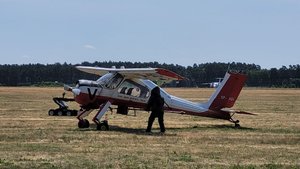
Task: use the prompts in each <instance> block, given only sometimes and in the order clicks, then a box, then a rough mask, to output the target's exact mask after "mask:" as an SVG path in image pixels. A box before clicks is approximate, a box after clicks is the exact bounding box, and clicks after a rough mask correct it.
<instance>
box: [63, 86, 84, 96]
mask: <svg viewBox="0 0 300 169" xmlns="http://www.w3.org/2000/svg"><path fill="white" fill-rule="evenodd" d="M64 90H65V91H68V92H72V93H73V94H75V95H77V96H78V95H79V94H80V92H81V91H80V89H77V88H73V87H71V86H69V85H66V84H65V85H64Z"/></svg>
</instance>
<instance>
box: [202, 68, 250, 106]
mask: <svg viewBox="0 0 300 169" xmlns="http://www.w3.org/2000/svg"><path fill="white" fill-rule="evenodd" d="M246 78H247V77H246V75H243V74H239V73H229V72H227V73H226V74H225V77H224V79H223V81H222V83H221V84H220V85H219V87H218V88H217V90H216V91H215V93H214V94H213V95H212V96H211V97H210V99H209V100H208V102H207V103H206V104H207V107H208V108H209V109H210V110H220V109H222V108H230V107H232V106H233V105H234V103H235V101H236V99H237V98H238V96H239V94H240V92H241V90H242V88H243V86H244V84H245V81H246Z"/></svg>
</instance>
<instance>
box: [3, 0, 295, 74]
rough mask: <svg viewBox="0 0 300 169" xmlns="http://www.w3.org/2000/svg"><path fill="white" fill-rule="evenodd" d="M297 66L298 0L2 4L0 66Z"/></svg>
mask: <svg viewBox="0 0 300 169" xmlns="http://www.w3.org/2000/svg"><path fill="white" fill-rule="evenodd" d="M83 61H88V62H94V61H100V62H101V61H131V62H152V61H157V62H160V63H168V64H179V65H183V66H192V65H193V64H194V63H196V64H201V63H206V62H225V63H227V62H244V63H251V64H252V63H254V64H258V65H260V66H261V67H262V68H273V67H275V68H280V67H281V66H283V65H285V66H288V65H295V64H300V1H299V0H242V1H241V0H186V1H183V0H63V1H61V0H0V64H27V63H42V64H52V63H57V62H59V63H64V62H67V63H72V64H77V63H81V62H83Z"/></svg>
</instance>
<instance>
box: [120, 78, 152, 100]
mask: <svg viewBox="0 0 300 169" xmlns="http://www.w3.org/2000/svg"><path fill="white" fill-rule="evenodd" d="M118 92H119V93H120V94H124V95H129V96H133V97H140V98H147V97H149V95H150V92H149V89H148V88H147V87H145V86H143V85H141V84H139V83H136V82H134V81H132V80H129V79H127V80H125V81H124V82H123V83H122V85H121V86H120V87H119V89H118Z"/></svg>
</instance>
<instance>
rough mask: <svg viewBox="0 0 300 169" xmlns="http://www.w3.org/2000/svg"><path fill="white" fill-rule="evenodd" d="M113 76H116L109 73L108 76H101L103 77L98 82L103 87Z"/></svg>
mask: <svg viewBox="0 0 300 169" xmlns="http://www.w3.org/2000/svg"><path fill="white" fill-rule="evenodd" d="M113 76H114V74H113V73H107V74H105V75H103V76H101V77H100V78H99V79H98V80H97V82H99V83H100V84H101V85H104V84H106V83H108V82H109V80H110V79H111V78H112V77H113Z"/></svg>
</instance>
